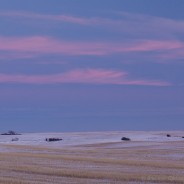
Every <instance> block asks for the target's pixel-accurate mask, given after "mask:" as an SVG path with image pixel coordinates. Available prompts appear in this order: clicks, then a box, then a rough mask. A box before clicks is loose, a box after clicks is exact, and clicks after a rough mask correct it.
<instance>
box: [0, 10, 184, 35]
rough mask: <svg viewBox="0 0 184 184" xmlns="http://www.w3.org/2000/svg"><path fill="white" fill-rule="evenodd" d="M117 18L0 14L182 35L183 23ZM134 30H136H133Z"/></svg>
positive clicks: (135, 16) (124, 15)
mask: <svg viewBox="0 0 184 184" xmlns="http://www.w3.org/2000/svg"><path fill="white" fill-rule="evenodd" d="M114 14H116V15H117V16H118V17H119V18H118V19H113V18H101V17H79V16H73V15H66V14H61V15H51V14H39V13H33V12H18V11H8V12H0V17H9V18H11V19H15V18H16V17H17V18H19V19H18V20H19V21H20V18H21V19H33V20H40V21H41V20H46V21H58V22H66V23H72V24H79V25H85V26H99V27H108V28H109V29H111V30H112V29H113V30H116V31H121V32H127V33H130V34H140V33H141V34H140V35H142V36H143V35H144V34H143V33H146V34H148V35H150V36H151V35H157V36H159V35H162V36H164V37H172V34H174V33H183V31H184V21H182V20H180V21H179V20H173V19H169V18H163V17H156V16H150V15H145V14H136V13H128V12H115V13H114ZM135 28H136V29H135Z"/></svg>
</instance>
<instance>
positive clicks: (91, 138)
mask: <svg viewBox="0 0 184 184" xmlns="http://www.w3.org/2000/svg"><path fill="white" fill-rule="evenodd" d="M167 134H170V135H171V137H167V136H166V135H167ZM183 136H184V131H170V132H168V131H167V132H164V131H162V132H161V131H155V132H151V131H150V132H143V131H132V132H130V131H129V132H128V131H119V132H115V131H114V132H83V133H80V132H78V133H23V134H22V135H0V144H11V145H12V144H13V145H33V146H34V145H40V146H49V147H50V146H51V147H53V146H54V147H66V146H67V147H68V146H82V145H88V144H98V143H99V144H100V143H117V144H114V146H116V147H117V146H119V147H128V146H139V145H154V144H159V143H164V142H173V141H184V138H182V137H183ZM52 137H54V138H62V139H63V140H62V141H58V142H46V141H45V139H46V138H52ZM122 137H128V138H130V139H131V141H129V142H126V144H122V143H125V141H121V138H122ZM14 138H18V139H19V140H18V141H12V139H14ZM118 143H120V144H118ZM0 149H1V148H0Z"/></svg>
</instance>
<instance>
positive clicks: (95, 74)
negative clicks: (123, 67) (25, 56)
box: [0, 69, 171, 86]
mask: <svg viewBox="0 0 184 184" xmlns="http://www.w3.org/2000/svg"><path fill="white" fill-rule="evenodd" d="M0 83H27V84H55V83H61V84H62V83H86V84H116V85H145V86H169V85H171V84H170V83H168V82H165V81H157V80H134V79H129V76H128V73H127V72H121V71H114V70H102V69H86V70H72V71H68V72H64V73H59V74H52V75H18V74H16V75H9V74H0Z"/></svg>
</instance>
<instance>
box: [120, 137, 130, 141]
mask: <svg viewBox="0 0 184 184" xmlns="http://www.w3.org/2000/svg"><path fill="white" fill-rule="evenodd" d="M121 140H122V141H130V138H128V137H122V138H121Z"/></svg>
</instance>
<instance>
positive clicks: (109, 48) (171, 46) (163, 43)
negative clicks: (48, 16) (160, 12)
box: [0, 36, 184, 56]
mask: <svg viewBox="0 0 184 184" xmlns="http://www.w3.org/2000/svg"><path fill="white" fill-rule="evenodd" d="M182 49H184V43H183V42H181V41H177V40H137V41H130V42H124V43H114V42H84V41H83V42H82V41H78V42H77V41H62V40H56V39H53V38H51V37H42V36H34V37H24V38H21V37H20V38H19V37H0V51H1V52H3V51H4V52H14V53H15V52H19V53H23V54H24V56H25V53H27V55H29V56H30V53H32V54H33V55H35V54H64V55H96V56H102V55H111V54H117V53H127V52H149V51H155V52H164V51H171V50H182ZM28 53H29V54H28ZM17 55H18V54H17Z"/></svg>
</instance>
